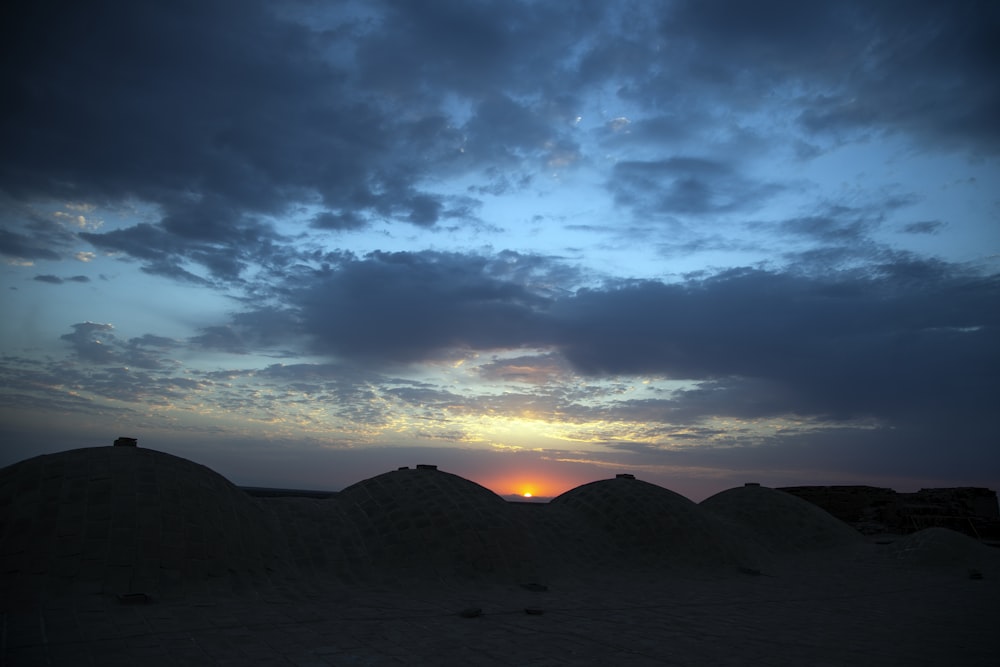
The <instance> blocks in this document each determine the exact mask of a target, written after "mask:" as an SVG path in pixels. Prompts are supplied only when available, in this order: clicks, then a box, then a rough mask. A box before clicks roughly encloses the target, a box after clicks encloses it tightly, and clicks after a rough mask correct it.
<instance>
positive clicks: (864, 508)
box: [781, 486, 1000, 540]
mask: <svg viewBox="0 0 1000 667" xmlns="http://www.w3.org/2000/svg"><path fill="white" fill-rule="evenodd" d="M781 490H782V491H785V492H787V493H791V494H792V495H795V496H798V497H799V498H802V499H803V500H808V501H809V502H811V503H813V504H815V505H817V506H819V507H821V508H823V509H824V510H826V511H827V512H829V513H830V514H832V515H834V516H835V517H837V518H838V519H840V520H842V521H845V522H847V523H849V524H851V525H853V526H854V527H855V528H857V529H858V530H860V531H861V532H862V533H866V534H874V533H880V532H891V533H903V534H909V533H913V532H916V531H919V530H923V529H925V528H933V527H938V528H950V529H951V530H955V531H958V532H961V533H965V534H966V535H969V536H970V537H975V538H977V539H980V540H997V539H1000V507H998V505H997V494H996V491H994V490H992V489H986V488H981V487H955V488H933V489H920V490H919V491H916V492H914V493H899V492H896V491H893V490H892V489H885V488H879V487H873V486H790V487H784V488H782V489H781Z"/></svg>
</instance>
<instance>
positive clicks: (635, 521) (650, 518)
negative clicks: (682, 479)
mask: <svg viewBox="0 0 1000 667" xmlns="http://www.w3.org/2000/svg"><path fill="white" fill-rule="evenodd" d="M551 504H552V505H553V506H554V507H569V508H572V509H573V510H575V511H576V512H577V513H578V514H580V515H581V516H583V517H585V518H586V519H587V520H588V521H589V522H590V523H591V525H593V526H594V527H595V528H596V529H597V530H598V531H600V532H601V533H602V534H603V538H604V539H605V540H607V541H609V542H610V543H613V544H614V545H616V547H617V550H616V558H617V559H619V560H624V561H636V562H640V563H644V564H648V565H656V566H720V565H721V566H737V567H753V566H756V565H758V564H759V562H760V558H759V556H760V554H759V551H758V549H756V548H755V546H754V545H752V544H748V543H746V542H745V541H741V540H739V539H738V538H737V536H735V535H733V534H732V533H731V531H730V530H729V527H728V526H727V525H726V524H725V523H724V522H723V521H721V520H719V519H718V518H717V517H715V516H713V515H711V514H709V513H707V512H704V511H703V510H702V509H701V508H700V507H698V505H696V504H695V503H693V502H691V501H690V500H688V499H687V498H685V497H684V496H681V495H680V494H677V493H674V492H673V491H670V490H668V489H665V488H663V487H660V486H657V485H655V484H650V483H648V482H643V481H640V480H636V479H631V478H616V479H608V480H602V481H598V482H591V483H590V484H584V485H582V486H578V487H576V488H575V489H571V490H570V491H567V492H566V493H563V494H562V495H560V496H558V497H557V498H554V499H553V500H552V502H551Z"/></svg>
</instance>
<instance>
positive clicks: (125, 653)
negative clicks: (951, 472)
mask: <svg viewBox="0 0 1000 667" xmlns="http://www.w3.org/2000/svg"><path fill="white" fill-rule="evenodd" d="M886 549H887V547H885V546H881V545H875V544H870V543H869V544H865V545H863V546H861V547H858V548H854V549H851V550H849V551H840V552H839V553H831V552H828V553H825V554H810V555H808V556H797V557H796V558H794V559H790V560H788V561H787V562H784V563H782V564H781V565H780V566H778V567H776V568H775V569H774V570H773V571H771V572H762V573H760V574H759V575H757V574H747V573H740V572H735V573H728V572H727V573H721V572H719V573H714V574H713V573H710V572H701V573H697V572H692V573H687V574H680V573H672V574H670V575H666V576H665V575H662V574H656V573H649V572H631V573H616V574H608V575H607V576H603V577H595V578H591V579H586V578H575V577H572V576H567V577H563V581H562V582H560V583H554V582H510V583H509V584H489V583H480V584H476V583H471V582H465V583H451V584H444V583H442V584H434V583H433V582H412V581H411V582H408V583H406V584H392V583H383V584H380V585H377V586H364V585H358V586H349V585H342V584H336V585H329V586H321V587H317V588H314V589H313V588H310V587H308V586H303V585H297V586H294V587H288V588H283V589H282V588H278V587H273V588H271V587H265V588H264V589H263V590H248V591H245V592H244V593H242V594H238V593H233V594H229V595H219V594H214V595H205V596H199V595H191V596H188V597H186V598H185V599H175V600H170V601H158V600H155V599H153V600H150V601H149V602H146V603H136V604H124V603H122V602H121V601H119V600H118V599H117V598H114V597H111V596H108V595H101V594H91V595H79V596H75V597H69V598H64V599H63V600H61V601H60V602H58V603H53V604H50V605H48V606H47V607H46V608H44V609H32V610H22V611H11V612H8V613H5V614H4V615H3V617H2V633H3V635H2V636H3V640H2V641H3V648H2V658H3V664H4V665H34V664H38V665H146V666H152V665H185V664H188V665H538V666H541V665H796V666H800V665H908V666H915V665H970V666H971V665H996V664H998V657H1000V634H998V632H997V628H998V627H1000V607H998V601H1000V595H998V594H1000V585H998V583H1000V580H998V579H997V578H996V574H994V573H992V572H990V573H988V574H986V575H985V576H984V578H983V579H974V578H971V577H970V576H969V573H968V572H967V571H960V570H959V569H958V568H954V567H934V566H931V567H928V566H905V567H900V566H899V564H898V563H896V562H894V561H892V560H891V559H888V558H886ZM525 583H542V584H543V585H546V586H547V588H548V590H531V588H538V587H537V586H536V587H525V586H523V585H522V584H525Z"/></svg>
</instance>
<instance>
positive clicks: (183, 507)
mask: <svg viewBox="0 0 1000 667" xmlns="http://www.w3.org/2000/svg"><path fill="white" fill-rule="evenodd" d="M275 535H276V533H275V531H274V527H273V525H272V524H271V523H270V522H269V521H268V515H267V514H266V513H265V512H264V511H263V510H262V509H261V508H260V507H259V506H258V505H257V504H256V503H255V502H254V501H253V500H252V499H251V498H250V497H248V496H247V495H246V494H245V493H243V492H242V491H240V490H239V489H238V488H236V487H235V486H233V485H232V484H231V483H230V482H229V481H227V480H226V479H225V478H224V477H222V476H221V475H219V474H217V473H215V472H213V471H212V470H210V469H208V468H206V467H205V466H201V465H198V464H196V463H192V462H191V461H187V460H185V459H182V458H178V457H176V456H171V455H170V454H165V453H163V452H157V451H154V450H150V449H139V448H133V447H93V448H86V449H76V450H70V451H66V452H61V453H58V454H50V455H45V456H39V457H35V458H32V459H28V460H25V461H22V462H20V463H17V464H15V465H12V466H9V467H7V468H4V469H3V470H0V545H2V546H0V551H2V553H0V557H2V561H3V569H2V573H3V574H2V576H3V585H4V588H5V589H6V590H7V592H9V593H10V594H11V596H13V597H11V596H4V597H5V598H6V599H8V600H10V599H14V598H17V599H22V600H23V599H26V598H27V599H40V598H48V597H58V596H60V595H63V594H67V593H71V592H91V593H110V594H125V593H136V592H142V593H146V594H149V595H167V596H170V595H173V594H177V593H181V592H184V591H191V590H198V589H200V588H204V587H207V588H208V589H210V590H216V589H218V588H220V587H222V588H232V587H234V586H236V587H239V586H241V585H242V583H250V580H257V579H260V578H263V577H266V576H267V572H268V569H269V568H273V567H276V566H277V563H278V561H280V560H281V549H280V544H281V543H280V541H278V540H276V539H274V538H275Z"/></svg>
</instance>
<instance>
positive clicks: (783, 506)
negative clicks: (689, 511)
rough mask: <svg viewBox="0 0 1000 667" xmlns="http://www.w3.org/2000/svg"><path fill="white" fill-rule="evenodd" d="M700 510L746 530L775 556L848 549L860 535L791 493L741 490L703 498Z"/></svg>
mask: <svg viewBox="0 0 1000 667" xmlns="http://www.w3.org/2000/svg"><path fill="white" fill-rule="evenodd" d="M701 507H702V508H704V509H705V510H708V511H709V512H712V513H714V514H716V515H717V516H720V517H722V518H724V519H727V520H729V521H732V522H733V523H735V524H737V525H739V526H742V527H744V528H746V530H747V531H748V532H749V533H750V534H751V535H753V536H754V537H755V538H756V539H757V540H758V541H759V542H760V543H761V544H763V545H764V546H765V547H767V548H768V549H771V550H773V551H775V552H785V551H799V550H803V549H820V548H826V547H837V546H848V545H851V544H857V543H859V542H861V541H862V539H863V538H862V537H861V535H860V533H858V532H857V531H856V530H854V528H852V527H851V526H849V525H847V524H846V523H844V522H843V521H841V520H840V519H838V518H836V517H835V516H833V515H831V514H829V513H828V512H826V511H825V510H823V509H822V508H820V507H817V506H816V505H814V504H812V503H810V502H809V501H807V500H803V499H801V498H798V497H796V496H793V495H792V494H790V493H785V492H784V491H778V490H776V489H769V488H767V487H763V486H741V487H736V488H733V489H728V490H726V491H722V492H720V493H717V494H715V495H714V496H712V497H710V498H706V499H705V500H703V501H702V502H701Z"/></svg>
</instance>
